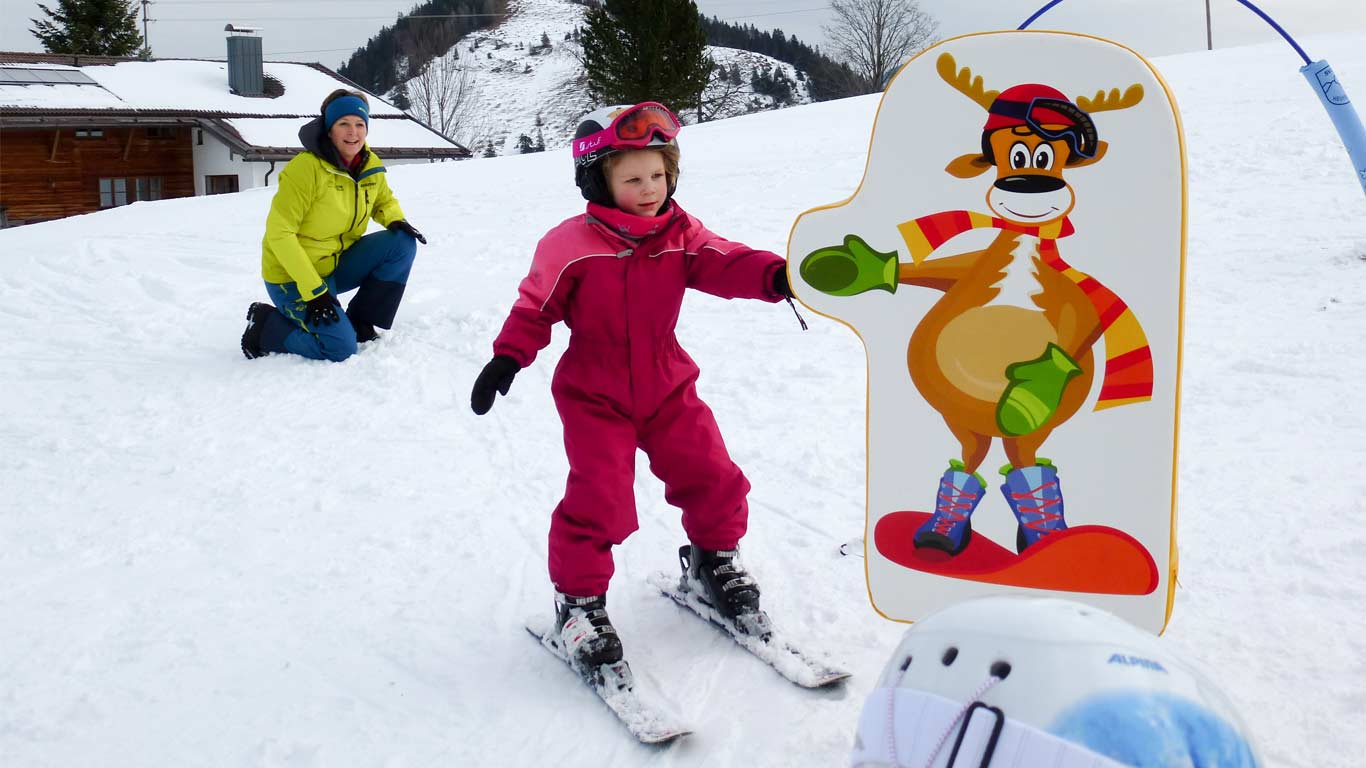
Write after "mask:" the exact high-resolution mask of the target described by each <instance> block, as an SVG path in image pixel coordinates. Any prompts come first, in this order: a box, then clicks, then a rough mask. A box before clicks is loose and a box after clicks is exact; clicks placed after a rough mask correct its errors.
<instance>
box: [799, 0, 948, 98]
mask: <svg viewBox="0 0 1366 768" xmlns="http://www.w3.org/2000/svg"><path fill="white" fill-rule="evenodd" d="M830 10H832V11H834V13H835V20H834V22H833V23H832V24H831V25H830V26H827V27H826V28H825V35H826V38H827V39H828V40H829V41H830V45H831V48H832V49H833V50H834V52H835V53H836V58H837V59H842V60H843V62H844V63H845V64H848V65H849V67H850V69H852V70H853V71H854V73H855V74H856V75H858V76H859V78H860V79H861V80H863V81H864V82H863V83H861V84H860V85H861V86H862V88H863V92H864V93H872V92H874V91H880V90H882V89H883V88H886V87H887V81H889V80H891V79H892V74H893V73H895V72H896V69H897V67H899V66H901V64H902V63H903V62H905V61H906V59H907V58H909V57H910V56H911V55H912V54H915V53H917V52H919V51H921V50H924V49H925V48H926V47H928V46H929V45H930V44H931V43H933V42H934V41H935V39H936V38H935V33H936V32H938V31H939V22H938V21H935V19H934V17H933V16H931V15H930V14H929V13H927V12H926V11H925V10H924V9H922V8H921V7H920V3H918V2H916V0H831V2H830Z"/></svg>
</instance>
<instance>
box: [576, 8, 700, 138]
mask: <svg viewBox="0 0 1366 768" xmlns="http://www.w3.org/2000/svg"><path fill="white" fill-rule="evenodd" d="M584 21H585V23H584V28H583V66H584V71H585V72H586V74H587V75H588V90H589V93H590V94H592V96H593V98H594V99H596V100H597V101H598V102H599V103H603V104H634V103H636V102H641V101H658V102H661V103H663V104H665V105H667V106H669V107H671V108H672V109H673V110H674V111H676V112H677V111H681V110H682V109H684V108H687V107H697V106H698V105H699V102H700V100H701V95H702V91H703V89H704V88H706V86H707V79H708V77H709V76H710V74H711V67H712V66H713V64H712V62H711V59H710V58H708V57H707V55H706V46H707V41H706V37H705V35H704V34H703V32H702V19H701V16H700V15H699V14H698V13H697V4H696V3H695V2H693V0H604V1H603V3H602V5H601V7H598V8H593V9H590V10H589V11H588V13H587V14H586V15H585V17H584Z"/></svg>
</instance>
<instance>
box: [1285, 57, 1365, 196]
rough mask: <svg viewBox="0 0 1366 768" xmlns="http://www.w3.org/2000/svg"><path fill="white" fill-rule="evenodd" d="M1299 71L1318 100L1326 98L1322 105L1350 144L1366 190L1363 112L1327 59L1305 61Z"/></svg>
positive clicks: (1343, 139) (1350, 149)
mask: <svg viewBox="0 0 1366 768" xmlns="http://www.w3.org/2000/svg"><path fill="white" fill-rule="evenodd" d="M1300 74H1303V75H1304V79H1306V80H1308V81H1309V85H1311V86H1312V87H1313V88H1314V92H1315V93H1317V94H1318V95H1319V101H1321V102H1323V108H1324V109H1326V110H1328V116H1329V117H1330V118H1332V119H1333V126H1334V127H1336V128H1337V129H1338V135H1339V136H1341V137H1342V143H1343V144H1345V145H1346V146H1347V156H1348V157H1350V158H1352V166H1353V167H1354V168H1355V169H1356V173H1357V181H1359V182H1361V190H1362V191H1363V192H1366V128H1363V127H1362V126H1361V116H1360V115H1358V114H1357V112H1356V110H1355V109H1353V108H1352V100H1351V99H1349V98H1347V92H1346V91H1344V90H1343V89H1342V83H1340V82H1338V79H1337V75H1334V74H1333V68H1332V67H1331V66H1329V65H1328V62H1326V61H1323V60H1322V59H1320V60H1319V61H1315V62H1313V63H1311V64H1305V65H1304V66H1303V67H1300Z"/></svg>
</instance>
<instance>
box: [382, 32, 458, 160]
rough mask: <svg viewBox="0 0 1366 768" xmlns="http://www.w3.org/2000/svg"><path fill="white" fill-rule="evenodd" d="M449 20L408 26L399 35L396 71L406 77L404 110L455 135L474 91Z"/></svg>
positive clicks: (436, 127)
mask: <svg viewBox="0 0 1366 768" xmlns="http://www.w3.org/2000/svg"><path fill="white" fill-rule="evenodd" d="M449 27H450V25H449V23H448V21H446V20H443V21H439V22H437V23H435V24H424V25H415V26H411V27H409V28H408V29H406V30H404V31H403V33H401V35H400V37H399V52H400V54H401V57H400V60H399V62H398V69H399V72H401V73H404V74H403V77H404V78H406V79H407V81H408V82H407V94H408V102H409V104H410V105H411V106H410V108H409V109H408V110H407V111H408V112H409V113H411V114H412V115H413V116H415V117H417V118H418V119H419V120H421V121H423V122H425V123H426V124H428V125H430V126H431V127H433V128H435V129H436V130H437V132H439V133H440V134H441V135H443V136H445V137H447V138H449V139H454V138H455V135H456V133H457V132H458V131H459V130H460V124H461V122H462V121H463V120H464V118H465V112H466V111H467V107H468V104H469V101H470V98H471V97H472V95H473V93H474V87H473V77H472V75H471V74H470V71H469V70H468V69H466V68H465V67H463V66H461V64H460V51H459V48H458V46H456V45H453V44H451V43H450V42H449V41H450V40H452V39H453V35H452V32H451V29H450V28H449Z"/></svg>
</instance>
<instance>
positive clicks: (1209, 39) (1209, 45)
mask: <svg viewBox="0 0 1366 768" xmlns="http://www.w3.org/2000/svg"><path fill="white" fill-rule="evenodd" d="M142 2H143V3H146V2H147V0H142ZM1205 50H1207V51H1212V50H1214V30H1213V28H1212V27H1210V23H1209V0H1205Z"/></svg>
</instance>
